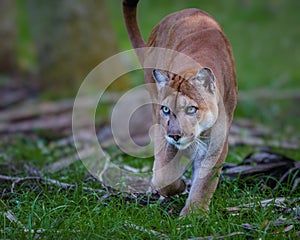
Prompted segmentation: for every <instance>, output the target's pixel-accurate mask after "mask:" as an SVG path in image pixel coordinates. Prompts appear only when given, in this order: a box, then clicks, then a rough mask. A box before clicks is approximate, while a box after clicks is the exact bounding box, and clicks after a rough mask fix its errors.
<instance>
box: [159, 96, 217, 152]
mask: <svg viewBox="0 0 300 240" xmlns="http://www.w3.org/2000/svg"><path fill="white" fill-rule="evenodd" d="M209 105H210V104H209V103H206V102H205V101H203V102H202V103H197V102H196V101H195V100H193V99H191V98H189V97H188V96H185V95H183V94H181V93H178V92H177V93H174V94H172V95H169V96H168V97H166V98H165V99H164V100H163V101H162V103H161V108H160V111H159V115H160V124H161V125H162V126H163V129H164V130H165V136H164V137H165V138H166V140H167V142H168V143H170V144H172V145H174V146H175V147H176V148H177V149H179V150H184V149H186V148H188V147H189V146H190V145H191V144H192V143H193V142H194V141H197V139H198V137H199V136H200V134H201V133H202V132H204V131H205V130H207V129H209V128H210V127H212V125H213V124H214V123H215V121H216V113H215V111H214V109H210V106H209Z"/></svg>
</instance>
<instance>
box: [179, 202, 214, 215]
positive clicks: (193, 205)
mask: <svg viewBox="0 0 300 240" xmlns="http://www.w3.org/2000/svg"><path fill="white" fill-rule="evenodd" d="M208 211H209V207H208V206H207V205H205V204H201V203H199V202H198V203H197V202H190V203H186V204H185V206H184V208H183V209H182V210H181V212H180V217H184V216H186V215H188V214H195V213H199V214H207V213H208Z"/></svg>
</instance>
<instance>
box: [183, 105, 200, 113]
mask: <svg viewBox="0 0 300 240" xmlns="http://www.w3.org/2000/svg"><path fill="white" fill-rule="evenodd" d="M197 111H198V108H197V107H195V106H189V107H187V108H186V109H185V112H186V114H189V115H193V114H195V113H196V112H197Z"/></svg>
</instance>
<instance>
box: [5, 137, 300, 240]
mask: <svg viewBox="0 0 300 240" xmlns="http://www.w3.org/2000/svg"><path fill="white" fill-rule="evenodd" d="M51 144H52V143H51V142H47V141H43V142H34V141H31V140H24V139H19V140H18V141H16V142H15V143H14V144H12V145H10V146H9V147H8V145H5V144H3V143H2V144H1V146H0V147H1V149H3V148H6V149H7V151H6V154H5V155H1V157H0V163H1V164H4V163H10V165H9V167H10V168H11V172H10V174H11V175H16V174H17V175H18V176H28V175H32V174H34V172H33V170H35V171H37V170H39V174H40V175H41V176H42V177H43V178H51V179H56V180H58V181H61V182H67V183H70V184H76V185H77V187H75V188H74V189H62V188H58V187H56V186H53V185H45V184H41V183H37V182H30V181H25V182H21V183H16V185H15V187H14V192H13V193H12V192H10V188H11V184H10V183H8V182H3V183H1V189H2V190H1V191H2V197H1V200H0V212H1V218H0V219H1V220H0V224H1V225H0V226H1V227H0V229H1V230H2V231H1V235H0V236H1V238H3V239H6V238H10V239H15V238H18V239H35V238H42V239H43V238H46V239H48V238H57V237H59V238H62V239H66V238H67V239H70V238H71V239H82V238H85V239H107V238H109V239H111V238H113V239H164V238H170V239H187V238H193V237H201V236H218V235H227V234H230V233H232V232H241V231H242V232H245V235H241V236H236V237H235V238H236V239H244V238H245V237H247V236H248V237H250V238H254V239H255V238H259V237H260V238H262V239H282V238H285V239H287V238H290V239H294V238H295V237H296V233H297V232H298V231H300V225H299V222H295V220H294V219H293V216H292V215H289V214H285V213H283V212H281V211H280V210H278V208H277V207H276V205H275V204H270V205H269V206H268V207H261V206H260V202H259V201H260V200H264V199H270V198H276V197H282V196H286V197H287V198H288V199H293V198H296V197H299V194H297V193H296V192H291V186H282V187H280V188H278V189H277V190H276V191H274V190H272V189H270V188H264V189H261V188H260V185H261V183H260V182H257V183H255V184H254V185H252V186H250V185H247V184H246V183H244V182H243V181H240V180H238V179H227V178H226V179H223V180H222V181H221V182H220V184H219V187H218V188H217V191H216V193H215V195H214V198H213V200H212V203H211V209H210V212H209V214H208V216H206V215H203V214H201V213H200V214H196V215H191V216H189V217H187V218H184V219H180V218H178V213H179V211H180V209H181V208H182V207H183V205H184V201H185V199H186V195H182V196H177V197H173V198H168V199H166V200H164V201H153V200H152V201H150V204H146V205H145V204H144V203H143V204H142V202H144V201H145V199H143V201H139V198H137V200H136V201H129V200H128V198H126V197H122V196H121V195H119V196H111V197H108V198H105V197H104V195H105V194H107V193H106V192H103V193H96V192H90V191H85V190H84V189H83V187H86V186H88V187H92V188H94V189H101V184H100V183H99V182H98V181H95V180H94V179H93V178H91V177H90V175H89V173H88V171H87V169H86V168H85V167H84V166H83V164H82V163H81V162H80V161H79V162H76V163H74V164H72V165H71V166H69V167H67V168H65V169H63V170H61V171H59V172H57V173H49V172H48V171H47V164H49V163H52V162H55V161H56V160H57V159H59V157H60V156H62V155H64V154H65V151H69V152H71V150H69V149H67V150H63V149H56V150H55V149H53V150H51V151H45V149H51V147H50V146H51ZM25 150H26V151H25ZM251 151H253V149H251V148H249V147H236V148H233V149H231V151H230V154H229V157H228V160H229V161H231V160H235V161H236V159H243V158H244V157H245V155H246V154H248V153H249V152H251ZM53 156H57V157H53ZM123 157H124V159H126V157H125V156H123ZM124 161H125V160H124ZM128 161H129V163H130V162H131V163H132V161H133V160H132V159H129V160H128ZM126 163H127V162H126ZM134 164H135V163H134V162H133V165H134ZM4 171H5V170H4V168H3V169H2V170H0V173H1V174H8V173H6V172H4ZM29 172H33V173H29ZM4 189H5V190H4ZM102 198H103V199H102ZM143 198H145V196H143ZM141 200H142V199H141ZM248 203H254V204H255V206H256V207H253V208H251V209H246V210H241V211H239V212H238V213H239V214H238V215H236V216H233V215H232V214H231V213H230V212H228V211H226V210H225V209H226V208H227V207H234V206H238V205H242V204H248ZM287 207H288V208H289V207H290V208H292V207H294V206H293V204H292V203H291V205H290V206H287ZM8 211H11V212H12V213H13V214H14V216H15V218H16V219H17V220H18V222H19V223H16V222H11V221H9V220H8V218H7V217H5V215H4V214H3V213H7V212H8ZM280 217H285V218H287V221H291V222H290V223H289V224H287V225H285V226H282V227H275V226H273V225H272V222H274V221H276V220H277V219H279V218H280ZM245 223H247V224H250V225H251V226H252V227H253V228H254V229H253V230H251V231H245V230H243V228H242V226H243V224H245ZM291 224H294V228H293V229H292V230H290V231H288V232H287V233H284V232H283V230H284V228H285V227H286V226H289V225H291ZM24 227H26V229H27V232H26V231H24Z"/></svg>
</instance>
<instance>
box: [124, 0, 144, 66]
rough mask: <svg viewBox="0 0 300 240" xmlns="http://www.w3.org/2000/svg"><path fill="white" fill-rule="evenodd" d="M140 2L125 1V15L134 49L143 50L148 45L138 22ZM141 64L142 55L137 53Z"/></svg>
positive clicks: (136, 0) (133, 0)
mask: <svg viewBox="0 0 300 240" xmlns="http://www.w3.org/2000/svg"><path fill="white" fill-rule="evenodd" d="M138 2H139V0H123V15H124V20H125V24H126V28H127V32H128V35H129V38H130V42H131V44H132V46H133V48H135V49H136V48H143V47H146V44H145V42H144V40H143V38H142V35H141V32H140V29H139V27H138V24H137V20H136V8H137V4H138ZM136 52H137V55H138V58H139V60H140V62H141V63H142V62H143V57H142V55H143V54H142V53H141V52H140V51H136Z"/></svg>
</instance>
